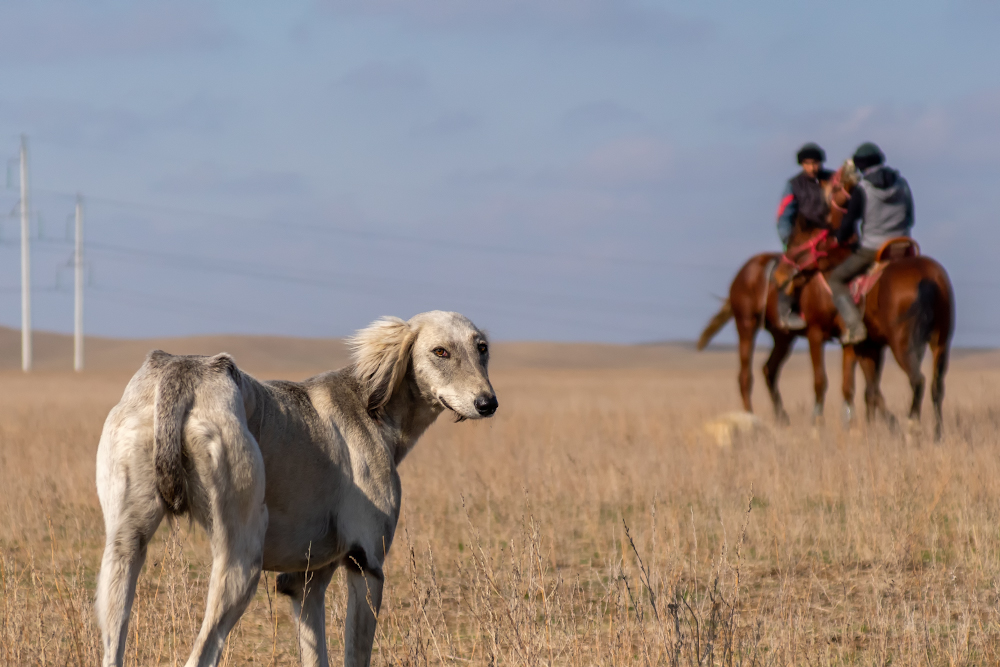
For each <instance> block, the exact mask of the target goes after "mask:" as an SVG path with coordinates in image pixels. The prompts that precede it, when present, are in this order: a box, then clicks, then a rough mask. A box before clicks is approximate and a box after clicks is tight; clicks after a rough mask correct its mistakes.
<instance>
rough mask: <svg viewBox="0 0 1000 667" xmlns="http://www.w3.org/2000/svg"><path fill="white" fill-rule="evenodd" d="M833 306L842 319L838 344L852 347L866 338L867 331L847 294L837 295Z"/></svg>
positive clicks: (852, 300)
mask: <svg viewBox="0 0 1000 667" xmlns="http://www.w3.org/2000/svg"><path fill="white" fill-rule="evenodd" d="M833 305H835V306H836V307H837V311H838V312H839V313H840V316H841V317H842V318H843V319H844V330H843V331H842V332H841V333H840V342H842V343H843V344H844V345H854V344H855V343H860V342H861V341H863V340H864V339H866V338H868V330H867V329H865V323H864V321H863V320H862V317H861V313H860V312H859V311H858V307H857V306H855V305H854V299H852V298H851V296H850V295H849V294H838V295H837V297H836V298H835V299H834V300H833Z"/></svg>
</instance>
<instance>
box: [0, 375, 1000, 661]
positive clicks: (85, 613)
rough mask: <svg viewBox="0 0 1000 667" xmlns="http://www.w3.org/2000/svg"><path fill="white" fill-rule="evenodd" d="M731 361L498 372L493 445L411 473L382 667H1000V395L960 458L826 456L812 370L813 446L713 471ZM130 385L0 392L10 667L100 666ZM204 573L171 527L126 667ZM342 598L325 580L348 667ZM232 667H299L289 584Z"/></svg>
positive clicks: (872, 448) (950, 434)
mask: <svg viewBox="0 0 1000 667" xmlns="http://www.w3.org/2000/svg"><path fill="white" fill-rule="evenodd" d="M716 361H717V360H716ZM716 361H711V362H710V363H709V362H708V361H706V365H705V368H704V369H701V370H699V369H698V368H697V365H696V364H692V363H687V365H686V366H684V367H678V368H676V369H675V370H669V369H661V370H641V369H635V368H632V369H627V368H625V369H623V368H619V369H614V368H591V369H589V370H573V369H558V370H553V369H550V370H543V369H530V368H521V369H512V368H508V369H506V370H505V369H503V368H500V369H498V370H497V371H495V372H494V374H493V375H494V380H495V384H496V387H497V390H498V393H499V396H500V402H501V409H500V412H499V413H498V415H497V417H496V419H494V420H493V421H491V422H488V423H477V424H470V423H464V424H451V423H440V424H437V425H435V427H434V428H433V429H432V430H431V432H430V433H429V434H428V435H427V436H426V437H425V438H424V440H423V441H422V442H421V444H420V445H419V446H418V447H417V449H416V450H415V452H414V453H413V454H412V455H411V457H410V458H409V459H408V460H407V461H406V462H405V463H404V464H403V467H402V476H403V488H404V505H403V520H402V522H401V524H400V527H399V531H398V533H397V538H396V544H395V545H394V548H393V550H392V553H391V554H390V556H389V558H388V562H387V567H386V578H387V589H386V591H387V592H386V599H385V604H384V607H383V610H382V615H381V620H380V629H379V635H378V638H377V646H376V655H375V663H376V664H400V665H410V664H413V665H416V664H440V663H448V664H452V663H454V664H458V663H471V664H483V665H486V664H491V665H492V664H511V665H536V664H556V665H591V664H602V665H604V664H607V665H612V664H613V665H626V664H628V665H630V664H654V665H657V664H665V665H675V664H678V665H698V664H703V665H750V664H761V665H765V664H766V665H802V664H815V665H828V664H838V665H839V664H858V665H888V664H892V665H930V664H934V665H986V664H997V663H1000V648H998V647H1000V625H998V621H1000V617H998V593H1000V591H998V586H1000V584H998V582H1000V576H998V575H1000V532H998V525H1000V522H998V513H1000V512H998V509H1000V505H998V498H1000V474H998V473H1000V470H998V467H1000V444H998V441H997V429H998V426H1000V401H998V391H997V386H998V385H997V380H1000V370H998V369H992V370H990V369H988V368H983V366H982V364H977V363H975V361H974V360H973V361H968V362H959V363H956V365H955V368H954V370H953V372H952V374H951V376H950V378H949V379H950V382H949V398H948V402H947V404H946V440H945V442H944V443H942V444H940V445H934V444H931V443H922V444H911V445H907V444H905V443H904V442H903V441H902V439H901V438H898V437H896V436H893V435H892V434H889V433H887V432H885V431H884V430H882V429H881V428H871V429H866V428H864V427H862V428H859V429H857V430H856V431H854V432H851V433H843V432H841V429H840V428H839V426H838V425H837V424H830V425H829V426H828V427H827V428H826V429H825V430H823V431H822V432H821V433H819V434H818V435H814V434H812V433H811V432H810V430H809V428H808V427H807V426H805V425H804V424H805V422H806V406H807V398H806V396H807V393H806V392H807V391H808V389H807V386H808V377H807V376H806V375H805V373H804V372H803V370H802V364H801V363H800V361H801V360H800V361H796V362H795V363H794V364H793V368H792V369H791V370H790V376H789V377H788V378H787V379H786V382H785V383H784V385H785V388H786V401H787V402H788V403H789V404H790V405H791V406H792V407H793V420H794V421H795V423H796V424H797V425H796V426H793V427H792V428H790V429H785V430H778V431H776V432H775V433H774V435H773V436H760V437H756V438H750V439H748V440H745V441H743V442H738V443H736V444H735V445H734V446H733V447H732V448H726V449H722V448H719V447H718V446H716V445H714V444H713V443H712V441H710V440H709V439H707V438H706V436H704V435H703V434H702V432H701V430H700V429H699V425H700V424H701V423H703V422H704V421H705V420H706V419H709V418H711V417H713V416H715V415H717V414H719V413H721V412H724V411H726V410H729V409H732V408H733V407H734V405H735V404H736V389H735V381H734V379H733V375H734V372H733V369H732V368H729V367H728V366H729V364H726V366H727V367H726V370H724V371H722V370H718V369H717V368H718V364H717V363H716ZM732 361H733V362H735V359H733V360H732ZM126 379H127V377H125V376H123V375H120V374H118V375H115V374H109V375H100V374H97V375H89V376H84V377H73V376H70V375H62V374H52V375H44V374H40V375H35V376H31V377H23V376H21V375H20V374H15V373H4V374H2V375H0V406H2V407H0V409H2V413H0V489H2V490H0V587H2V596H3V599H2V602H0V663H2V664H4V665H34V664H39V665H42V664H44V665H50V664H51V665H84V664H96V663H98V662H99V640H98V637H97V633H96V628H95V623H94V619H93V614H92V608H91V605H92V603H91V600H92V597H93V591H94V580H95V576H96V572H97V568H98V563H99V559H100V555H101V551H102V546H103V526H102V522H101V515H100V510H99V507H98V504H97V498H96V495H95V492H94V488H93V476H94V451H95V449H96V445H97V440H98V436H99V432H100V427H101V424H102V422H103V419H104V416H105V414H106V412H107V410H108V409H109V408H110V407H111V406H112V405H113V404H114V403H115V401H116V400H117V398H118V396H119V395H120V392H121V389H122V387H123V385H124V382H125V380H126ZM888 385H889V386H888V391H887V396H888V397H889V401H890V404H891V405H892V406H893V407H894V408H895V409H896V410H897V411H898V412H901V411H902V406H903V404H904V402H905V399H906V392H905V390H904V387H903V386H902V383H901V382H899V378H898V377H895V376H894V377H892V378H890V379H889V382H888ZM762 399H763V396H762V392H758V400H762ZM829 403H830V407H831V408H833V407H834V406H835V405H836V400H835V397H834V396H833V395H831V399H830V400H829ZM762 407H763V406H762ZM831 412H832V410H831ZM767 421H769V419H768V420H767ZM831 421H832V420H831ZM207 571H208V567H207V544H206V540H205V537H204V535H203V534H202V533H201V531H200V529H192V528H190V527H189V526H187V525H181V526H179V527H178V528H177V529H176V530H173V531H171V529H170V528H169V527H168V526H166V525H164V527H162V528H161V530H160V532H159V533H158V537H157V540H156V541H155V543H154V544H153V545H152V547H151V549H150V557H149V559H148V561H147V563H146V567H145V570H144V572H143V574H142V576H141V578H140V586H139V593H138V599H137V603H136V608H135V610H134V611H133V615H132V619H133V624H132V629H131V631H130V636H129V644H128V661H129V664H135V665H148V664H169V665H175V664H183V662H184V660H185V659H186V657H187V651H188V649H189V647H190V644H191V641H192V640H193V638H194V635H195V634H196V631H197V627H198V625H199V623H200V618H201V613H202V604H203V598H204V593H205V584H206V581H205V577H206V575H207ZM344 597H345V596H344V594H343V591H342V586H341V584H340V583H339V580H335V582H334V584H333V586H331V595H330V596H329V610H330V613H329V621H328V634H329V637H330V639H329V641H330V647H331V657H332V659H333V661H334V662H337V661H339V660H340V657H339V655H338V654H339V652H340V651H341V647H342V643H341V640H340V636H341V632H342V618H343V613H344V608H345V599H344ZM225 661H226V664H233V665H235V664H247V663H253V664H276V665H287V664H296V662H297V649H296V646H295V637H294V629H293V625H292V621H291V618H290V616H289V611H288V605H287V603H286V602H285V601H284V600H283V599H275V596H274V576H273V575H269V576H268V577H267V578H266V579H265V580H262V582H261V585H260V587H259V590H258V594H257V597H256V599H255V600H254V602H253V603H252V604H251V607H250V609H249V610H248V612H247V614H246V615H245V617H244V618H243V620H242V621H241V623H240V625H239V626H238V627H237V629H236V631H235V632H234V633H233V635H232V636H231V638H230V641H229V644H228V647H227V651H226V656H225Z"/></svg>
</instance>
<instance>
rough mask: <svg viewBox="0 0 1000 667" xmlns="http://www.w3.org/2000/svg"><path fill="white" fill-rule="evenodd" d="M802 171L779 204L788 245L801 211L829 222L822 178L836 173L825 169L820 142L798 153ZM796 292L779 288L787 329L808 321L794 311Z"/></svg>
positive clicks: (781, 232) (816, 221)
mask: <svg viewBox="0 0 1000 667" xmlns="http://www.w3.org/2000/svg"><path fill="white" fill-rule="evenodd" d="M796 157H797V158H798V162H799V164H800V165H802V171H800V172H799V173H798V174H796V175H795V176H793V177H792V178H790V179H788V183H786V184H785V189H784V191H783V192H782V193H781V203H779V204H778V236H779V237H780V238H781V244H782V245H783V246H784V247H785V248H787V247H788V240H789V239H790V238H791V235H792V230H793V228H794V226H795V218H796V216H799V215H801V216H802V217H803V218H804V219H805V221H806V222H807V223H808V224H810V225H812V226H819V227H821V226H824V225H826V218H827V215H828V214H829V213H830V207H829V205H828V204H827V203H826V197H825V196H824V194H823V188H822V182H823V181H827V180H829V179H830V178H831V176H832V175H833V174H832V173H831V172H829V171H827V170H826V169H823V163H824V162H826V153H825V152H824V151H823V149H822V148H820V147H819V145H818V144H814V143H812V142H809V143H807V144H805V145H804V146H802V148H800V149H799V152H798V154H797V155H796ZM794 308H795V295H794V294H790V293H788V292H787V291H786V290H783V289H779V290H778V318H779V320H780V323H781V326H782V327H784V328H785V329H788V330H792V329H802V328H803V327H805V325H806V323H805V321H804V320H803V319H802V317H801V316H800V315H799V314H798V313H796V312H794Z"/></svg>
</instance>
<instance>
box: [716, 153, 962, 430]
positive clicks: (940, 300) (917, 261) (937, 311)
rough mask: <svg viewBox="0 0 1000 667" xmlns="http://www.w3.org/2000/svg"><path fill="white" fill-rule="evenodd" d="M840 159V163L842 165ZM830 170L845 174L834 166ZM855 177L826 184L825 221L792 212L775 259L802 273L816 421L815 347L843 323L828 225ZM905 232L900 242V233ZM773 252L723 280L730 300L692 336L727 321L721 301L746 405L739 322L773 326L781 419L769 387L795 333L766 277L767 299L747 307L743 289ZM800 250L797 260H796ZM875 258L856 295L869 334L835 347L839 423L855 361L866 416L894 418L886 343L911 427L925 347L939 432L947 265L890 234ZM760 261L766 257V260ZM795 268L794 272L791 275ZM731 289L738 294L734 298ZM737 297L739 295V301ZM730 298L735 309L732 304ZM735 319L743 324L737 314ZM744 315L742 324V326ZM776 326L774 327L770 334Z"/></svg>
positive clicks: (850, 403)
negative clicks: (780, 315) (902, 377)
mask: <svg viewBox="0 0 1000 667" xmlns="http://www.w3.org/2000/svg"><path fill="white" fill-rule="evenodd" d="M845 166H846V165H845ZM838 173H842V174H843V173H849V170H848V171H845V168H844V167H842V168H841V170H840V171H839V172H838ZM851 181H854V179H853V177H852V178H849V179H844V178H842V179H841V182H840V184H839V187H838V184H834V186H833V188H831V190H830V194H831V202H832V205H831V215H830V219H829V220H828V222H829V224H830V228H829V229H825V228H817V227H811V226H809V225H807V224H804V221H803V220H801V219H799V220H797V221H796V225H795V231H794V232H793V235H792V239H791V240H790V242H789V247H790V250H789V251H788V253H786V255H785V258H786V260H785V261H784V262H783V264H782V265H781V266H785V265H790V266H791V267H792V271H793V278H794V279H800V280H805V285H804V286H803V287H802V290H801V295H800V299H799V304H800V310H801V313H802V317H803V319H804V320H805V321H806V329H805V331H804V335H805V336H806V338H807V339H808V341H809V352H810V357H811V359H812V364H813V379H814V390H815V397H816V401H815V404H814V407H813V421H814V423H817V422H819V421H821V420H822V417H823V404H824V400H825V395H826V388H827V380H826V368H825V363H824V358H823V346H824V343H825V342H826V341H827V340H831V339H833V338H835V337H838V336H839V335H840V333H841V328H842V325H843V322H842V320H841V318H840V316H839V314H838V312H837V309H836V307H835V306H834V305H833V299H832V296H831V294H830V289H829V286H828V285H827V283H826V279H825V277H824V275H823V274H824V272H825V271H827V270H829V269H830V268H832V267H833V266H835V265H836V264H838V263H839V262H840V261H842V260H843V259H844V258H845V257H846V255H847V254H849V253H850V252H851V251H850V248H849V247H847V246H841V245H839V244H837V243H836V242H835V240H834V239H833V237H832V236H831V234H830V232H831V230H833V231H836V229H837V228H838V227H839V224H840V218H841V217H842V213H843V205H844V204H845V203H846V200H847V199H849V197H850V191H851V189H853V187H854V185H856V181H854V182H851ZM904 241H905V242H904ZM897 248H903V249H904V250H908V251H907V252H904V256H902V257H899V258H893V257H891V256H890V255H891V254H892V253H893V251H894V250H895V249H897ZM773 257H774V254H770V255H757V256H755V257H753V258H751V259H750V261H748V262H747V264H746V265H744V267H743V269H741V271H740V273H738V274H737V277H736V279H734V280H733V284H732V286H731V288H730V299H729V301H728V302H727V303H726V304H723V307H722V309H721V310H720V311H719V313H717V314H716V315H715V317H713V318H712V320H711V321H710V322H709V324H708V326H707V327H706V328H705V331H704V332H703V333H702V336H701V338H700V339H699V342H698V348H699V349H703V348H704V347H705V345H707V344H708V341H709V340H711V338H712V336H714V334H715V333H716V332H718V330H719V329H721V328H722V326H723V325H724V324H725V323H726V321H728V319H729V318H728V317H726V316H725V315H726V311H727V310H728V311H729V312H730V313H731V314H732V315H731V316H732V317H735V318H736V320H737V330H738V331H739V334H740V360H741V368H740V389H741V393H742V394H743V402H744V407H745V408H746V409H747V410H748V411H749V410H751V406H750V402H749V392H750V388H751V386H752V375H751V369H750V358H751V356H752V353H753V343H754V338H755V337H756V328H754V329H753V330H752V331H748V328H747V324H748V323H749V322H751V321H756V322H760V318H761V317H763V318H765V322H764V326H766V327H767V328H768V330H769V331H771V332H772V336H773V337H774V341H775V345H774V349H773V350H772V352H771V357H770V358H769V359H768V362H767V364H765V366H764V377H765V379H766V380H767V383H768V389H769V390H770V393H771V399H772V402H773V403H774V409H775V416H776V419H777V420H778V421H779V423H787V422H788V416H787V413H785V411H784V407H783V406H782V403H781V395H780V393H779V392H778V389H777V377H778V373H779V372H780V369H781V365H782V364H783V363H784V360H785V358H786V357H787V356H788V353H789V351H790V350H791V345H792V343H793V342H794V339H795V336H796V335H797V334H798V333H799V332H789V331H785V330H784V329H782V328H781V327H780V326H778V325H777V286H776V285H775V284H774V282H775V281H771V280H768V283H767V284H766V286H764V287H763V288H762V286H761V285H760V284H759V283H758V284H757V285H755V286H756V287H758V289H760V290H761V291H760V292H758V294H762V293H763V289H765V288H766V290H767V299H766V301H765V302H764V303H763V304H760V301H761V299H760V298H758V301H757V303H758V308H757V311H756V312H753V313H751V312H750V311H752V308H748V301H747V299H746V297H745V292H746V291H747V289H746V286H747V285H748V284H750V283H752V281H753V280H754V279H756V280H758V281H759V280H761V276H760V275H755V273H756V271H755V268H756V267H758V266H760V262H761V261H762V258H773ZM803 258H804V259H803ZM877 259H878V260H880V261H887V263H886V264H885V265H884V268H883V269H882V273H881V276H880V277H879V278H878V280H877V282H875V284H874V286H873V287H872V288H871V290H870V291H869V293H868V294H867V295H866V296H865V297H864V299H865V300H864V305H863V308H862V311H863V315H864V322H865V326H866V328H867V329H868V338H867V339H866V340H865V341H863V342H861V343H858V344H857V345H845V346H844V348H843V349H844V354H843V384H842V390H843V398H844V408H843V417H844V421H845V422H846V423H850V422H851V421H853V417H854V385H855V382H854V379H855V367H856V364H857V363H860V364H861V369H862V372H863V373H864V376H865V382H866V386H865V408H866V417H867V419H868V421H869V422H871V421H872V420H874V418H875V417H876V415H881V416H882V417H883V419H884V420H885V422H886V423H887V424H888V425H889V426H890V427H892V428H895V426H896V420H895V417H893V416H892V415H891V414H890V413H889V411H888V410H887V409H886V405H885V398H884V397H883V396H882V392H881V377H882V368H883V364H884V357H885V348H886V347H888V348H889V349H891V350H892V352H893V356H894V357H895V359H896V361H897V363H898V364H899V365H900V367H901V368H902V369H903V371H904V372H905V373H906V375H907V377H908V379H909V381H910V387H911V390H912V392H913V396H912V401H911V404H910V412H909V432H910V433H914V432H916V431H919V420H920V410H921V404H922V401H923V394H924V388H925V379H924V376H923V374H922V372H921V370H920V365H921V363H922V361H923V355H924V352H925V350H926V348H927V347H928V345H929V346H930V349H931V354H932V358H933V364H932V366H933V374H932V380H931V402H932V404H933V407H934V420H935V421H934V438H935V440H940V439H941V435H942V414H941V409H942V404H943V400H944V376H945V374H946V373H947V369H948V357H949V354H950V345H951V337H952V334H953V332H954V320H955V306H954V290H953V289H952V285H951V281H950V279H949V278H948V274H947V272H946V271H945V269H944V267H942V266H941V265H940V264H939V263H938V262H936V261H935V260H933V259H931V258H929V257H925V256H922V255H920V254H919V247H918V246H916V244H915V243H913V242H911V241H909V239H894V240H893V241H890V242H889V243H887V244H886V245H885V246H884V247H883V248H882V249H881V250H880V251H879V253H878V256H877ZM765 261H771V260H770V259H768V260H765ZM794 274H797V275H794ZM734 297H736V298H734ZM737 299H739V301H737ZM734 303H736V304H738V305H737V307H735V308H734V306H733V304H734ZM741 320H742V323H741ZM741 324H742V325H741ZM776 334H777V335H776Z"/></svg>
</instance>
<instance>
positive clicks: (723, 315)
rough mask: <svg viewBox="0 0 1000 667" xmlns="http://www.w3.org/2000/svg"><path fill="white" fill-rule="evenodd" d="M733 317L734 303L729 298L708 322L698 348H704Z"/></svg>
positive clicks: (699, 339)
mask: <svg viewBox="0 0 1000 667" xmlns="http://www.w3.org/2000/svg"><path fill="white" fill-rule="evenodd" d="M731 319H733V304H731V303H730V302H729V299H726V300H725V301H724V302H723V303H722V308H720V309H719V312H717V313H716V314H715V316H714V317H713V318H712V319H711V320H710V321H709V322H708V325H707V326H706V327H705V330H704V331H702V332H701V336H700V337H699V338H698V349H699V350H704V349H705V347H706V346H707V345H708V344H709V342H710V341H711V340H712V338H714V337H715V334H717V333H719V331H720V330H721V329H722V327H724V326H726V322H728V321H729V320H731Z"/></svg>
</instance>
